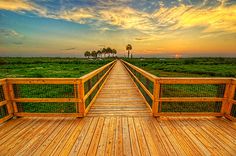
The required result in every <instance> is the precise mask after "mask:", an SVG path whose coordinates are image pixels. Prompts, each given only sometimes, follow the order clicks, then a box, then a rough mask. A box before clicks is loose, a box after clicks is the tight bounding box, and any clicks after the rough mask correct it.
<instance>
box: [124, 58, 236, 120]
mask: <svg viewBox="0 0 236 156" xmlns="http://www.w3.org/2000/svg"><path fill="white" fill-rule="evenodd" d="M122 62H123V63H124V65H125V66H127V67H126V69H127V70H128V71H129V72H130V74H131V75H132V76H133V77H134V79H135V80H136V81H137V82H138V83H139V85H140V86H141V87H142V88H143V90H144V91H145V92H146V93H147V95H148V96H149V97H150V98H151V99H152V100H153V104H152V111H153V114H154V116H161V115H174V114H183V115H187V114H188V113H162V112H159V110H158V109H159V104H160V102H164V101H166V102H185V101H186V102H210V101H214V102H217V101H219V102H222V107H221V111H220V112H219V113H213V112H212V113H205V115H210V114H211V115H213V116H214V115H215V116H225V117H227V118H229V119H233V120H236V119H235V118H234V117H232V116H230V111H231V109H232V106H233V105H235V104H236V100H235V99H234V93H235V86H236V78H234V77H214V78H206V77H177V78H176V77H157V76H155V75H153V74H151V73H148V72H147V71H144V70H143V69H141V68H139V67H137V66H135V65H132V64H130V63H128V62H126V61H124V60H122ZM128 66H130V67H131V68H132V69H134V70H135V71H136V72H138V73H140V74H142V75H143V76H144V77H146V78H148V79H149V80H151V81H152V82H153V83H154V90H153V93H150V92H149V91H148V89H147V88H146V86H144V85H143V83H142V82H141V81H140V80H139V79H138V78H137V76H136V75H135V74H134V73H133V72H132V71H131V70H130V69H129V68H128ZM161 84H196V85H197V84H209V85H210V84H225V85H226V88H225V90H224V96H223V97H161V96H160V90H161ZM198 113H199V112H198ZM189 114H190V115H191V114H194V113H189ZM199 114H201V115H203V114H204V113H199ZM196 115H198V114H196Z"/></svg>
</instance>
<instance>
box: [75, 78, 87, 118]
mask: <svg viewBox="0 0 236 156" xmlns="http://www.w3.org/2000/svg"><path fill="white" fill-rule="evenodd" d="M77 92H78V98H79V102H78V105H79V106H77V111H78V112H77V113H80V114H82V116H84V114H85V101H84V83H83V81H82V79H78V91H77ZM78 108H79V109H78Z"/></svg>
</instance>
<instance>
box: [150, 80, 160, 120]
mask: <svg viewBox="0 0 236 156" xmlns="http://www.w3.org/2000/svg"><path fill="white" fill-rule="evenodd" d="M160 88H161V85H160V83H159V79H155V81H154V88H153V104H152V112H153V116H157V114H158V113H159V104H160V102H159V99H160Z"/></svg>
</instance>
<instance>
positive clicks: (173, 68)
mask: <svg viewBox="0 0 236 156" xmlns="http://www.w3.org/2000/svg"><path fill="white" fill-rule="evenodd" d="M110 61H111V59H105V60H90V59H78V58H0V78H8V77H36V78H43V77H45V78H46V77H52V78H53V77H55V78H63V77H67V78H68V77H74V78H78V77H81V76H82V75H84V74H87V73H89V72H91V71H93V70H94V69H97V68H98V67H100V66H102V65H104V64H106V63H108V62H110ZM127 61H128V62H130V63H132V64H134V65H136V66H138V67H141V68H143V69H144V70H146V71H148V72H150V73H152V74H154V75H157V76H163V77H236V59H234V58H227V59H226V58H194V59H193V58H189V59H130V60H127ZM139 78H140V80H141V82H143V83H144V84H146V82H145V80H146V79H145V78H142V76H141V75H140V77H139ZM148 84H149V85H152V84H151V83H148ZM149 87H150V88H149V90H150V91H151V92H152V90H153V86H149ZM224 87H225V85H178V84H177V85H163V86H162V92H161V94H162V96H163V97H223V93H224V89H225V88H224ZM14 89H15V92H16V95H15V96H16V97H21V98H62V97H65V98H70V97H73V96H74V90H73V85H16V86H15V87H14ZM140 89H141V88H140ZM141 91H142V90H141ZM18 94H19V95H18ZM147 96H148V95H145V97H147ZM147 101H148V103H150V105H151V104H152V100H150V99H147ZM220 106H221V103H219V102H208V103H206V102H205V103H203V102H192V103H188V102H185V103H183V102H182V103H181V102H176V103H175V104H174V105H173V103H163V105H162V110H163V111H165V112H176V111H177V112H178V111H180V112H198V111H210V112H218V111H219V110H220ZM18 107H19V110H22V111H24V112H41V113H45V112H53V113H70V112H75V104H74V103H18ZM3 109H4V108H1V110H2V112H4V110H3ZM0 114H1V113H0Z"/></svg>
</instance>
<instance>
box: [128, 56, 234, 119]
mask: <svg viewBox="0 0 236 156" xmlns="http://www.w3.org/2000/svg"><path fill="white" fill-rule="evenodd" d="M126 61H128V62H130V63H131V64H133V65H136V66H138V67H140V68H142V69H144V70H145V71H147V72H149V73H152V74H154V75H156V76H159V77H236V58H183V59H171V58H165V59H163V58H162V59H159V58H155V59H154V58H145V59H143V58H142V59H137V58H136V59H126ZM133 73H135V75H136V76H137V77H138V78H139V80H140V81H141V82H142V83H143V84H144V85H145V86H146V87H147V89H148V90H149V91H151V92H153V84H152V83H151V82H150V81H149V82H148V83H147V81H148V80H147V79H146V78H145V77H143V76H142V75H141V74H139V73H137V72H135V71H133ZM136 84H137V83H136ZM137 85H138V84H137ZM139 88H140V90H141V92H142V94H143V95H144V97H145V98H146V100H147V101H148V103H149V104H150V105H152V100H151V99H150V97H149V96H148V95H147V94H146V93H145V91H144V90H142V88H141V87H139ZM224 90H225V85H224V84H216V85H213V84H212V85H210V84H209V85H207V84H203V85H197V84H196V85H194V84H192V85H187V84H186V85H185V84H173V85H161V93H160V94H161V97H221V98H222V97H223V95H224ZM220 109H221V102H163V103H162V111H163V112H204V111H205V112H219V111H220ZM233 114H234V115H236V113H233Z"/></svg>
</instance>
